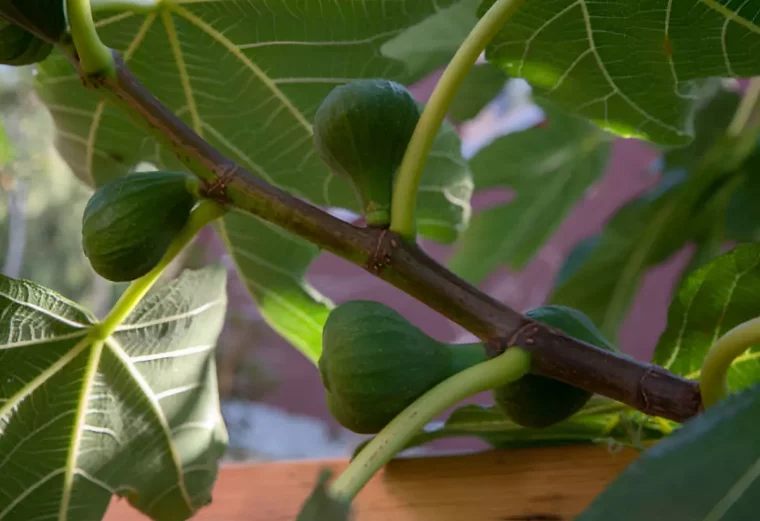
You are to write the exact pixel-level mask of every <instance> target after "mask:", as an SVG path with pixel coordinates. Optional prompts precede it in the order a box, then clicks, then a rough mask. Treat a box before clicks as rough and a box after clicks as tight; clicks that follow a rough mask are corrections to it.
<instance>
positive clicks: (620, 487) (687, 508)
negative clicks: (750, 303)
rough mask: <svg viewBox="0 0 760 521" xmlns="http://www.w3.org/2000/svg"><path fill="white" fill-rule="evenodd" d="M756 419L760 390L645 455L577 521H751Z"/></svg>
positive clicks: (690, 425)
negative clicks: (731, 520) (610, 520)
mask: <svg viewBox="0 0 760 521" xmlns="http://www.w3.org/2000/svg"><path fill="white" fill-rule="evenodd" d="M758 414H760V387H757V386H754V387H753V388H752V389H751V390H748V391H745V392H743V393H741V394H739V395H737V396H732V397H730V398H728V399H727V400H726V401H724V402H722V403H721V404H719V405H717V406H716V407H715V408H714V409H710V410H709V411H707V412H706V413H705V414H704V415H702V416H700V417H698V418H695V419H693V420H691V421H690V422H688V423H687V424H685V425H684V427H683V428H682V429H681V430H679V431H678V432H676V433H675V434H674V435H673V436H671V437H669V438H667V439H666V440H664V441H662V442H660V443H658V444H657V445H655V446H654V447H652V448H651V449H649V450H648V451H647V452H645V453H644V454H643V455H641V456H640V457H639V458H638V459H637V460H636V461H634V462H633V463H632V464H631V466H630V467H628V468H627V469H626V470H625V471H623V473H622V474H621V475H620V476H619V477H618V479H617V480H616V481H615V482H614V483H613V484H612V485H611V486H610V487H609V488H608V489H607V490H605V491H604V492H603V493H602V494H601V495H600V496H599V497H598V498H597V499H596V500H595V501H594V502H593V503H592V504H591V506H590V507H589V508H588V510H586V511H585V512H584V513H583V514H582V515H581V516H579V517H578V521H596V520H599V521H602V520H605V519H610V518H613V517H614V519H619V520H620V521H634V520H639V519H656V518H661V517H662V516H663V515H666V516H667V519H669V520H672V521H690V520H692V519H736V520H743V519H753V518H754V517H755V515H756V512H757V500H756V498H757V493H758V490H760V482H758V481H757V473H758V468H757V466H758V464H757V462H758V458H760V454H759V453H758V449H759V447H758V444H757V438H756V436H755V434H756V424H757V415H758ZM716 469H720V470H719V471H717V472H716ZM644 476H645V478H644V479H642V477H644Z"/></svg>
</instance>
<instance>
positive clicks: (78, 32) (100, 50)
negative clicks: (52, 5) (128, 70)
mask: <svg viewBox="0 0 760 521" xmlns="http://www.w3.org/2000/svg"><path fill="white" fill-rule="evenodd" d="M66 15H67V17H68V19H69V26H70V27H71V38H72V40H74V47H75V48H76V51H77V54H78V55H79V63H80V65H81V67H82V72H84V73H85V74H86V75H87V76H94V75H98V76H106V77H109V78H113V77H115V76H116V66H115V63H114V59H113V54H112V53H111V50H110V49H109V48H108V47H106V45H105V44H104V43H103V42H102V41H101V40H100V37H99V36H98V31H97V29H95V21H94V20H93V19H92V8H91V7H90V0H66Z"/></svg>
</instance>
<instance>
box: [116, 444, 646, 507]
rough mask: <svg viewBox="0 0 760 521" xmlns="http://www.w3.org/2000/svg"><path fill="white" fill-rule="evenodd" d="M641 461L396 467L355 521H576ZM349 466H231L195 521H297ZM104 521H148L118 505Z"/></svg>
mask: <svg viewBox="0 0 760 521" xmlns="http://www.w3.org/2000/svg"><path fill="white" fill-rule="evenodd" d="M637 455H638V452H636V451H634V450H630V449H625V450H623V451H621V452H618V453H615V454H613V453H610V451H608V450H607V448H606V447H603V446H571V447H551V448H541V449H523V450H511V451H489V452H484V453H479V454H469V455H457V456H446V457H425V458H408V459H406V458H402V459H397V460H395V461H393V462H391V463H390V464H389V465H387V466H386V467H385V469H383V470H382V471H381V472H379V473H378V474H377V475H376V476H375V477H374V478H373V479H372V480H371V481H370V483H368V484H367V486H366V487H365V488H364V490H362V492H360V493H359V495H358V496H357V498H356V500H355V502H354V505H355V509H356V516H355V520H356V521H470V520H477V521H570V520H571V519H573V518H574V517H575V516H577V515H578V514H579V513H580V512H582V511H583V510H584V508H585V507H586V506H587V505H588V504H589V503H590V502H591V501H592V500H593V498H594V497H595V496H596V495H597V494H599V492H601V491H602V490H603V489H604V487H605V486H606V485H607V484H608V483H610V482H611V481H612V480H614V478H615V477H616V476H617V475H618V474H619V473H620V472H621V471H622V470H623V469H624V468H625V467H626V466H627V465H628V464H629V463H630V462H631V461H633V459H634V458H635V457H636V456H637ZM347 464H348V462H347V461H345V460H319V461H312V460H310V461H296V462H279V463H266V464H251V465H247V464H246V465H228V466H224V467H223V468H222V471H221V472H220V475H219V479H218V480H217V483H216V487H215V489H214V502H213V504H212V505H210V506H208V507H206V508H204V509H202V510H201V511H200V512H199V513H198V515H197V516H196V517H195V518H193V519H194V520H197V521H294V520H295V518H296V515H297V513H298V511H299V509H300V507H301V505H302V504H303V502H304V500H305V499H306V497H307V496H308V495H309V493H310V492H311V490H312V487H313V486H314V483H315V480H316V477H317V474H318V472H319V469H320V468H322V467H323V466H327V467H330V468H332V469H334V470H335V471H336V472H340V471H341V470H343V469H344V468H345V467H346V465H347ZM105 519H106V521H144V520H146V519H147V518H146V517H143V516H142V515H140V514H138V513H137V512H136V511H134V510H132V509H131V507H130V506H129V505H128V504H127V503H126V501H114V503H113V504H112V505H111V508H110V509H109V512H108V515H107V516H106V518H105Z"/></svg>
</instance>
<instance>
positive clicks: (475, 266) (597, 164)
mask: <svg viewBox="0 0 760 521" xmlns="http://www.w3.org/2000/svg"><path fill="white" fill-rule="evenodd" d="M543 108H544V110H545V112H546V119H547V126H539V127H534V128H531V129H529V130H525V131H522V132H515V133H511V134H507V135H506V136H503V137H501V138H499V139H497V140H496V141H494V142H493V143H491V144H490V145H488V146H487V147H485V148H484V149H483V150H481V151H480V152H478V153H477V154H476V155H475V156H474V157H473V158H472V159H471V161H470V166H471V168H472V172H473V176H474V178H475V187H476V189H484V188H491V187H509V188H512V189H514V190H515V191H516V192H517V197H516V198H515V199H514V200H513V201H511V202H509V203H508V204H506V205H503V206H498V207H495V208H489V209H486V210H484V211H482V212H480V213H478V214H476V215H475V216H474V217H473V219H472V223H471V224H470V227H469V228H468V229H467V231H466V232H465V234H464V235H463V237H462V239H461V241H460V242H459V243H458V244H457V249H456V251H455V254H454V257H453V258H452V259H451V261H450V265H451V267H452V269H453V270H454V271H455V272H457V273H458V274H459V275H461V276H463V277H464V278H466V279H468V280H470V281H473V282H479V281H481V280H482V279H483V278H485V277H486V276H487V275H488V274H489V273H490V272H491V271H492V270H493V269H495V268H497V267H498V266H499V265H500V264H508V265H509V266H510V267H513V268H515V269H519V268H522V267H523V266H524V265H525V264H526V263H527V262H528V261H529V260H530V259H531V258H532V256H533V254H534V253H535V252H536V250H538V248H539V247H540V246H541V245H542V244H543V243H544V242H545V241H546V240H547V239H548V238H549V236H550V235H551V233H552V232H553V231H554V230H555V229H556V227H557V226H559V224H560V223H561V222H562V220H563V219H564V218H565V216H566V215H567V213H568V212H569V211H570V209H571V208H572V207H573V205H575V203H576V202H577V201H578V200H579V199H580V198H582V197H583V195H584V194H585V192H586V190H587V189H588V188H589V186H590V185H591V184H592V183H593V182H594V181H596V180H597V179H598V178H599V177H600V176H601V175H602V173H603V172H604V169H605V167H606V165H607V158H608V156H609V151H610V140H609V136H608V135H607V134H606V133H604V132H603V131H601V130H599V128H598V127H596V126H594V125H591V124H589V123H588V122H587V121H585V120H583V119H581V118H578V117H575V116H571V115H569V114H566V113H564V112H563V111H561V110H557V109H556V108H554V107H551V106H550V105H548V104H543Z"/></svg>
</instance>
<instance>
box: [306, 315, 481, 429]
mask: <svg viewBox="0 0 760 521" xmlns="http://www.w3.org/2000/svg"><path fill="white" fill-rule="evenodd" d="M485 359H486V355H485V350H484V349H483V346H482V345H481V344H465V345H452V344H446V343H442V342H439V341H437V340H435V339H433V338H430V337H429V336H427V335H426V334H425V333H423V332H422V331H420V330H419V329H417V328H416V327H415V326H414V325H412V324H410V323H409V322H408V321H407V320H406V319H405V318H404V317H402V316H401V315H399V314H398V313H397V312H396V311H394V310H392V309H390V308H388V307H386V306H384V305H383V304H380V303H378V302H371V301H361V300H356V301H351V302H347V303H345V304H342V305H340V306H338V307H337V308H335V309H334V310H333V311H332V312H331V313H330V316H329V317H328V318H327V322H326V323H325V327H324V331H323V336H322V356H321V357H320V359H319V372H320V375H321V377H322V383H323V384H324V386H325V389H326V392H327V406H328V408H329V409H330V412H331V413H332V415H333V416H334V417H335V418H336V419H337V420H338V422H340V423H341V425H343V426H344V427H346V428H348V429H350V430H352V431H354V432H358V433H361V434H372V433H377V432H379V431H380V430H381V429H382V428H383V427H385V426H386V425H387V424H388V423H390V421H391V420H392V419H393V418H395V417H396V416H397V415H398V414H399V413H400V412H401V411H403V410H404V409H405V408H406V407H407V406H409V405H411V403H412V402H414V401H415V400H416V399H417V398H419V397H420V396H422V395H423V394H424V393H425V392H427V391H428V390H430V389H431V388H433V387H434V386H435V385H437V384H439V383H440V382H442V381H443V380H445V379H446V378H448V377H450V376H452V375H453V374H455V373H457V372H459V371H462V370H463V369H466V368H467V367H470V366H472V365H475V364H477V363H479V362H483V361H485Z"/></svg>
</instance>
